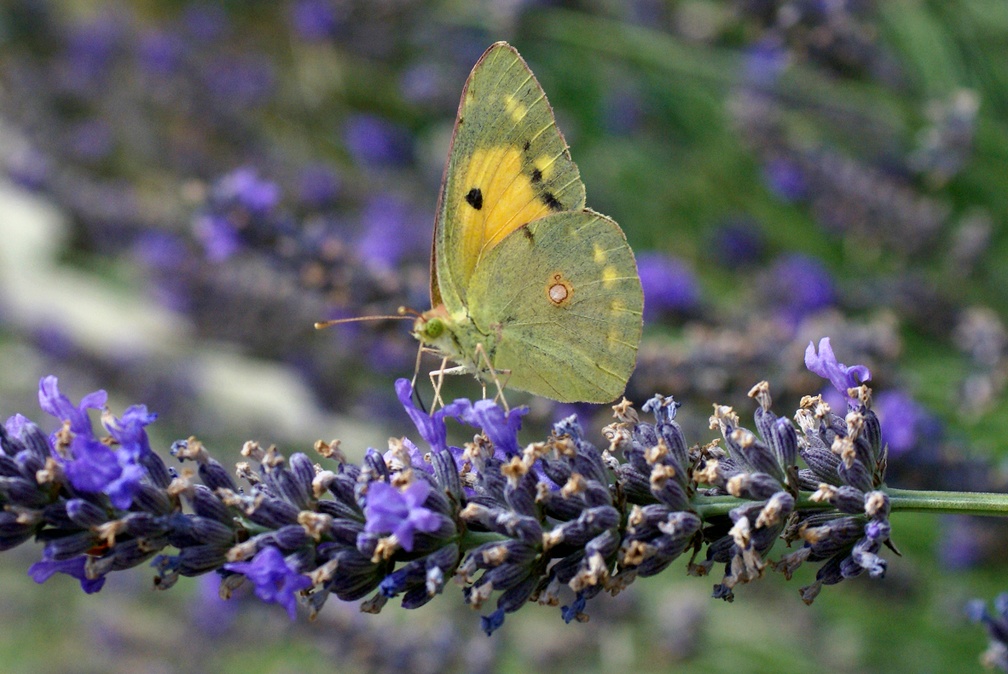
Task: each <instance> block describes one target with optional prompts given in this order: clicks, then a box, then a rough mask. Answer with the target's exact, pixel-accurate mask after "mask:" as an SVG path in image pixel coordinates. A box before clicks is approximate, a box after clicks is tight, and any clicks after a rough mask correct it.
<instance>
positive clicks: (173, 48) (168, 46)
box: [137, 30, 185, 77]
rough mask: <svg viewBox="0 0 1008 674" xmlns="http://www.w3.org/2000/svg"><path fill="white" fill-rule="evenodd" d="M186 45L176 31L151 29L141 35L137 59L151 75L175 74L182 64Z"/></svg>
mask: <svg viewBox="0 0 1008 674" xmlns="http://www.w3.org/2000/svg"><path fill="white" fill-rule="evenodd" d="M184 53H185V45H184V43H183V42H182V40H181V39H180V38H179V37H178V36H177V35H175V34H174V33H169V32H167V31H160V30H150V31H147V32H145V33H144V34H143V35H141V36H140V40H139V43H138V44H137V60H138V61H139V63H140V67H141V68H142V69H143V70H144V71H145V72H146V73H147V74H149V75H155V76H159V77H164V76H166V75H172V74H174V73H175V72H176V71H177V70H178V69H179V66H181V65H182V57H183V54H184Z"/></svg>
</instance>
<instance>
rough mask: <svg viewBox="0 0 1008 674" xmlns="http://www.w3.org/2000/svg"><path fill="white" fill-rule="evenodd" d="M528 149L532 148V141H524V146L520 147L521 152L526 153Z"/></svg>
mask: <svg viewBox="0 0 1008 674" xmlns="http://www.w3.org/2000/svg"><path fill="white" fill-rule="evenodd" d="M530 147H532V141H530V140H526V141H525V144H524V145H522V150H524V151H525V152H528V151H529V148H530Z"/></svg>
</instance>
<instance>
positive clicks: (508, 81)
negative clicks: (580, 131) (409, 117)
mask: <svg viewBox="0 0 1008 674" xmlns="http://www.w3.org/2000/svg"><path fill="white" fill-rule="evenodd" d="M584 201H585V193H584V185H583V184H582V183H581V178H580V175H579V173H578V169H577V166H576V165H575V164H574V162H573V161H572V160H571V157H570V152H569V151H568V149H567V143H566V142H565V141H564V138H563V136H562V135H561V134H560V131H559V130H558V129H557V127H556V122H555V120H554V118H553V110H552V109H551V108H550V105H549V102H548V101H547V100H546V94H545V93H544V92H543V90H542V87H540V86H539V83H538V82H537V81H536V79H535V76H534V75H533V74H532V71H531V70H529V68H528V66H527V65H526V64H525V61H524V60H522V58H521V56H519V54H518V52H517V51H515V49H514V48H513V47H511V46H510V45H508V44H506V43H503V42H498V43H497V44H494V45H493V46H491V47H490V48H489V49H488V50H487V51H486V53H484V54H483V57H482V58H481V59H480V60H479V62H477V64H476V66H475V67H474V68H473V71H472V74H471V75H470V76H469V80H468V81H467V82H466V86H465V89H464V90H463V92H462V100H461V102H460V103H459V112H458V119H457V120H456V123H455V133H454V135H453V138H452V147H451V151H450V153H449V158H448V165H447V167H446V170H445V179H444V184H443V186H442V193H441V203H440V207H439V212H438V219H437V223H436V226H435V233H434V237H435V238H434V255H433V259H432V263H431V276H432V279H431V298H432V300H433V303H434V305H435V306H436V305H437V304H439V303H440V302H442V301H443V302H444V303H445V305H446V306H447V307H448V309H449V311H456V310H458V309H460V308H462V307H464V306H467V305H469V304H470V302H469V300H468V293H469V284H470V280H471V278H472V276H473V274H474V272H475V270H476V268H477V267H478V266H479V265H480V263H481V261H482V260H483V259H484V258H485V257H486V256H487V255H488V254H489V252H490V251H491V250H493V249H494V248H495V247H496V246H499V245H500V244H501V243H502V242H503V241H504V240H506V238H507V237H508V235H509V234H511V232H513V231H515V230H517V229H518V228H520V227H522V226H523V225H525V224H527V223H529V222H532V221H534V220H536V219H538V218H541V217H543V216H545V215H548V214H550V213H556V212H562V211H580V210H581V209H582V208H583V207H584Z"/></svg>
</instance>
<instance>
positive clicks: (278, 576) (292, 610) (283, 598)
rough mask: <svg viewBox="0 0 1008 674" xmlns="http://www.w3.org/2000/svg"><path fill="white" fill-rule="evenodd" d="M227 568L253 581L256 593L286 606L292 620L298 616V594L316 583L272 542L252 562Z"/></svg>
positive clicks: (234, 563) (238, 563) (230, 565)
mask: <svg viewBox="0 0 1008 674" xmlns="http://www.w3.org/2000/svg"><path fill="white" fill-rule="evenodd" d="M224 568H225V569H227V570H228V571H234V572H235V573H240V574H242V575H244V576H245V577H246V578H248V579H249V580H251V581H252V584H253V585H254V586H255V594H256V596H257V597H259V598H260V599H262V600H263V601H265V602H272V603H276V604H280V605H281V606H283V607H284V608H285V609H287V615H288V616H290V619H291V620H294V618H296V617H297V611H296V609H297V597H296V595H297V593H298V592H301V591H302V590H307V589H308V588H310V587H311V586H312V582H311V579H310V578H309V577H308V576H306V575H304V574H302V573H298V571H297V569H295V568H292V567H291V566H289V565H288V564H287V561H286V560H285V559H284V557H283V555H282V554H281V553H280V551H279V550H277V549H276V548H275V547H273V546H271V545H270V546H266V547H264V548H263V549H262V550H260V551H259V552H257V553H256V556H255V557H253V558H252V560H251V561H248V562H229V563H227V564H225V565H224Z"/></svg>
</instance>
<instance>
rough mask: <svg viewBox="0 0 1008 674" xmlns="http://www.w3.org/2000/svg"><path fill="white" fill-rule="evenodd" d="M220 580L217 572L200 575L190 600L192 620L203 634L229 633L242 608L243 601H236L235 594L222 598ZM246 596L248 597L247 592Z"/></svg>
mask: <svg viewBox="0 0 1008 674" xmlns="http://www.w3.org/2000/svg"><path fill="white" fill-rule="evenodd" d="M220 581H221V578H220V576H218V575H217V574H216V573H208V574H205V575H203V576H200V577H199V578H198V579H197V589H196V593H195V594H194V595H192V596H191V597H190V598H189V600H188V603H189V610H188V615H189V617H190V620H192V623H193V624H194V625H195V626H196V628H197V629H198V630H199V631H200V632H201V633H202V634H206V635H209V636H211V637H217V636H222V635H224V634H225V633H227V631H228V629H230V628H231V626H232V625H233V624H234V622H235V620H236V619H237V617H238V613H239V612H240V610H241V602H239V601H236V599H237V597H235V596H234V595H232V596H231V597H230V598H229V599H223V598H221V596H220ZM244 596H245V597H247V596H248V595H247V593H246V594H245V595H244Z"/></svg>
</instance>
